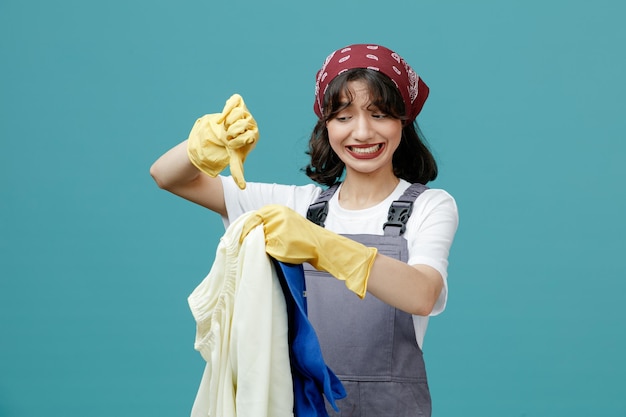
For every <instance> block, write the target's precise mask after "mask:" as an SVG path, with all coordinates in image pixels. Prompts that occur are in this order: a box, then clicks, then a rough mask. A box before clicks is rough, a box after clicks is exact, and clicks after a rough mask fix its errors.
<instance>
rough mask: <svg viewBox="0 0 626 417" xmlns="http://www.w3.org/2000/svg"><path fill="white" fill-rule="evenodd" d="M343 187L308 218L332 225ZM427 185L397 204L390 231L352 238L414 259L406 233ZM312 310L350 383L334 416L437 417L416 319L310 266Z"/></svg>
mask: <svg viewBox="0 0 626 417" xmlns="http://www.w3.org/2000/svg"><path fill="white" fill-rule="evenodd" d="M336 189H337V185H335V186H333V187H331V188H329V189H328V190H326V191H324V192H323V193H322V194H321V195H320V196H319V198H318V199H317V201H316V202H315V203H313V204H311V206H310V207H309V212H308V213H307V217H308V218H309V220H311V221H313V222H314V223H317V224H319V225H320V226H324V220H325V219H326V214H327V212H328V208H327V207H328V206H327V205H328V200H330V198H331V196H332V195H333V194H334V192H335V191H336ZM425 189H427V187H426V186H424V185H422V184H412V185H411V186H410V187H409V188H408V189H407V190H406V192H405V193H404V194H403V195H402V197H400V199H398V200H396V201H394V202H393V203H392V205H391V207H390V208H389V216H388V217H389V221H388V222H386V223H385V224H384V226H383V229H384V235H367V234H359V235H346V236H347V237H349V238H351V239H353V240H356V241H357V242H360V243H362V244H364V245H366V246H371V247H377V248H378V250H379V253H381V254H384V255H387V256H389V257H392V258H395V259H399V260H401V261H403V262H407V261H408V247H407V241H406V239H405V238H404V237H402V234H403V233H404V230H405V225H406V222H407V220H408V218H409V216H410V215H411V210H412V207H413V201H415V199H416V198H417V197H418V196H419V195H420V194H421V193H422V191H424V190H425ZM304 270H305V275H306V288H307V303H308V314H309V319H310V321H311V323H312V324H313V327H314V328H315V331H316V333H317V336H318V338H319V341H320V345H321V347H322V353H323V355H324V360H325V361H326V364H327V365H328V366H329V367H330V368H331V369H332V370H333V371H334V373H335V374H336V375H337V376H338V377H339V379H340V380H341V382H342V383H343V385H344V387H345V389H346V392H347V394H348V395H347V397H346V398H345V399H343V400H339V401H338V402H337V404H338V405H339V409H340V412H339V413H337V412H335V411H334V410H333V409H332V407H330V406H329V405H328V404H327V407H326V408H327V411H328V413H329V415H330V416H342V417H345V416H353V417H409V416H411V417H415V416H420V417H422V416H425V417H430V415H431V400H430V392H429V389H428V382H427V379H426V369H425V366H424V360H423V358H422V350H421V349H420V347H419V346H418V344H417V341H416V339H415V330H414V327H413V317H412V316H411V314H408V313H405V312H403V311H400V310H398V309H396V308H394V307H391V306H390V305H388V304H385V303H383V302H382V301H380V300H378V299H377V298H376V297H374V296H373V295H371V294H368V295H367V296H366V297H365V298H364V299H362V300H361V299H359V298H358V297H357V296H356V295H355V294H354V293H352V292H350V291H349V290H348V289H347V288H346V287H345V284H344V282H343V281H339V280H337V279H335V278H333V277H331V276H330V275H329V274H328V273H325V272H320V271H317V270H315V269H313V267H311V266H310V265H308V264H305V265H304Z"/></svg>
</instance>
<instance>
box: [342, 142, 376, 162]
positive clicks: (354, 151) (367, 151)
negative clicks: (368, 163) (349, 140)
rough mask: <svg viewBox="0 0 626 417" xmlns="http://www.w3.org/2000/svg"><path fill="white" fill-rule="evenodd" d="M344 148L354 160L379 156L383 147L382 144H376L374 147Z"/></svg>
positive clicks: (357, 146) (356, 146)
mask: <svg viewBox="0 0 626 417" xmlns="http://www.w3.org/2000/svg"><path fill="white" fill-rule="evenodd" d="M346 148H347V150H348V152H349V153H350V155H352V156H353V157H354V158H357V159H372V158H376V157H377V156H378V155H380V154H381V153H382V151H383V149H384V148H385V147H384V145H383V144H382V143H376V144H374V145H353V146H347V147H346Z"/></svg>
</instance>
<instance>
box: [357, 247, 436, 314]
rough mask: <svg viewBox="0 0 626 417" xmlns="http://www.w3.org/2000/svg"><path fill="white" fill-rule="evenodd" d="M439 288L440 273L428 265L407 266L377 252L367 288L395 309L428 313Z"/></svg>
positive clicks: (433, 304) (414, 312)
mask: <svg viewBox="0 0 626 417" xmlns="http://www.w3.org/2000/svg"><path fill="white" fill-rule="evenodd" d="M442 288H443V278H442V277H441V274H440V273H439V272H438V271H437V270H436V269H435V268H432V267H430V266H428V265H408V264H405V263H404V262H401V261H399V260H396V259H393V258H390V257H388V256H385V255H381V254H378V255H376V259H375V260H374V265H373V266H372V269H371V271H370V276H369V280H368V282H367V291H368V292H370V293H371V294H372V295H374V296H375V297H376V298H378V299H380V300H381V301H383V302H385V303H387V304H389V305H392V306H394V307H396V308H397V309H399V310H402V311H405V312H407V313H410V314H415V315H418V316H428V315H429V314H430V313H431V312H432V311H433V307H434V306H435V303H436V302H437V299H438V298H439V294H440V293H441V290H442Z"/></svg>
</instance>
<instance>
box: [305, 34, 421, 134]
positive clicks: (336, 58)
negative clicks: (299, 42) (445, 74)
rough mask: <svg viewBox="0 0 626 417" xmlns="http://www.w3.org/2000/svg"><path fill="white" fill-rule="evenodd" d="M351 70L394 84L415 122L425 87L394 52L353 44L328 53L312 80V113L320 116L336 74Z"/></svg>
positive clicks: (378, 46) (408, 116) (380, 47)
mask: <svg viewBox="0 0 626 417" xmlns="http://www.w3.org/2000/svg"><path fill="white" fill-rule="evenodd" d="M353 68H368V69H372V70H375V71H379V72H382V73H383V74H385V75H386V76H388V77H389V78H391V80H392V81H393V82H394V84H395V85H396V87H398V90H399V91H400V94H401V95H402V100H403V101H404V106H405V108H406V109H407V118H408V121H409V122H412V121H413V120H415V118H416V117H417V115H418V114H419V112H420V111H421V110H422V106H423V105H424V102H425V101H426V98H427V97H428V86H427V85H426V84H425V83H424V81H422V79H421V78H420V77H419V76H418V75H417V74H416V73H415V71H413V68H411V67H410V66H409V64H407V63H406V61H405V60H404V59H402V57H401V56H400V55H398V54H397V53H395V52H393V51H392V50H390V49H387V48H385V47H384V46H380V45H370V44H357V45H350V46H346V47H345V48H341V49H338V50H336V51H335V52H333V53H332V54H330V55H329V56H328V57H327V58H326V61H325V62H324V65H322V68H321V69H320V70H319V71H318V72H317V76H316V81H315V103H314V104H313V111H314V112H315V114H317V117H319V118H321V117H322V104H323V100H324V94H325V93H326V89H327V88H328V84H330V82H331V81H332V80H333V79H334V78H335V77H336V76H338V75H339V74H341V73H342V72H344V71H347V70H349V69H353Z"/></svg>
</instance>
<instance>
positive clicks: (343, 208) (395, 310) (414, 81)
mask: <svg viewBox="0 0 626 417" xmlns="http://www.w3.org/2000/svg"><path fill="white" fill-rule="evenodd" d="M315 91H316V93H315V102H314V111H315V113H316V114H317V116H318V117H319V120H318V122H317V124H316V126H315V128H314V129H313V132H312V134H311V138H310V142H309V149H308V152H307V153H308V154H309V155H310V157H311V161H310V163H309V164H308V166H307V167H306V168H305V170H306V173H307V175H308V176H309V177H310V178H311V179H312V180H314V181H315V182H317V183H319V184H321V185H322V186H326V187H328V188H326V187H324V188H322V187H318V186H315V185H312V184H310V185H304V186H296V185H277V184H262V183H248V184H245V182H243V179H242V176H241V174H240V171H241V167H240V166H239V167H235V166H231V172H233V176H235V177H236V178H235V179H233V177H231V176H219V175H216V174H217V173H218V172H219V171H220V170H221V169H223V166H224V164H225V162H224V158H221V161H222V162H220V163H218V164H217V165H218V166H216V167H215V168H214V169H211V168H212V167H211V164H212V162H211V161H210V159H211V158H207V157H202V156H201V155H203V153H202V152H197V147H198V146H200V145H198V143H197V141H196V139H193V140H194V141H195V142H196V143H191V142H189V143H188V142H187V141H185V142H183V143H181V144H179V145H178V146H176V147H174V148H173V149H171V150H170V151H168V152H167V153H165V154H164V155H163V156H161V157H160V158H159V159H158V160H157V161H156V162H155V163H154V165H153V166H152V168H151V171H150V172H151V175H152V176H153V177H154V179H155V180H156V182H157V184H158V185H159V186H160V187H161V188H163V189H165V190H168V191H170V192H172V193H174V194H177V195H179V196H181V197H183V198H185V199H188V200H190V201H192V202H195V203H197V204H200V205H202V206H204V207H206V208H208V209H210V210H212V211H214V212H216V213H219V214H220V215H221V216H222V217H223V219H224V222H225V225H226V226H227V225H228V224H229V223H230V222H231V221H233V220H234V219H236V218H237V217H238V216H240V215H241V214H243V213H245V212H248V211H252V210H258V211H259V216H258V217H259V219H260V220H259V222H263V223H264V225H265V226H266V228H275V227H276V225H277V224H280V225H281V227H282V229H281V230H282V232H281V237H282V238H283V239H284V240H285V242H282V244H283V245H284V247H286V248H287V251H286V255H285V253H281V255H284V256H283V257H284V258H285V259H279V260H283V261H287V262H289V261H293V263H296V261H298V260H300V259H301V258H298V259H290V258H289V252H290V250H289V248H290V247H292V248H295V247H296V246H295V245H296V244H298V247H301V246H302V245H301V243H304V246H310V247H312V248H313V252H316V253H315V255H314V256H315V257H318V258H324V259H325V260H326V261H325V262H326V263H327V264H328V263H331V264H332V263H333V261H334V260H337V262H342V263H344V264H352V263H355V264H361V263H362V264H363V265H364V267H363V268H361V269H359V272H358V273H352V274H353V275H355V274H356V275H358V276H357V277H350V278H348V279H347V280H346V281H355V280H356V284H355V283H354V282H351V283H350V285H349V284H348V282H346V285H347V286H348V287H349V288H350V290H352V291H350V290H348V289H347V288H346V286H344V285H343V283H342V282H340V281H338V280H335V279H333V278H332V277H330V276H329V275H328V274H326V273H324V272H323V271H322V272H320V271H317V270H315V269H313V268H307V272H306V275H307V282H306V285H307V300H308V305H309V314H310V319H311V321H312V323H313V325H314V327H315V329H316V332H317V334H318V337H319V339H320V344H321V346H322V351H323V354H324V358H325V360H326V362H327V364H328V365H329V366H330V368H331V369H332V370H333V371H334V372H335V373H336V374H337V376H338V377H339V378H340V379H341V380H342V382H343V384H344V387H345V388H346V391H347V393H348V395H347V397H346V398H345V399H343V400H341V401H339V407H340V413H339V414H337V413H335V412H334V411H333V410H332V409H331V408H329V409H328V412H329V414H330V415H346V416H348V415H350V416H359V415H367V416H429V415H430V414H431V400H430V394H429V389H428V383H427V379H426V371H425V365H424V361H423V357H422V350H421V347H422V345H423V340H424V334H425V332H426V327H427V324H428V317H429V316H430V315H436V314H439V313H440V312H441V311H443V309H444V307H445V304H446V299H447V266H448V255H449V251H450V246H451V244H452V241H453V238H454V234H455V232H456V228H457V224H458V214H457V208H456V204H455V201H454V199H453V198H452V197H451V196H450V195H449V194H448V193H447V192H445V191H443V190H440V189H429V188H427V187H425V186H424V185H425V184H427V183H428V182H429V181H432V180H434V179H435V178H436V176H437V165H436V162H435V160H434V158H433V156H432V154H431V152H430V151H429V149H428V148H427V147H426V145H425V143H424V141H423V139H422V137H421V133H420V131H419V128H418V127H417V123H416V121H415V119H416V117H417V115H418V114H419V112H420V110H421V108H422V106H423V104H424V102H425V100H426V98H427V96H428V91H429V90H428V87H427V86H426V84H425V83H424V82H423V81H422V79H421V78H420V77H419V76H418V75H417V74H416V73H415V72H414V71H413V69H412V68H411V67H410V66H409V65H408V64H407V63H406V62H405V61H404V59H402V58H401V57H400V56H399V55H398V54H396V53H395V52H393V51H391V50H389V49H387V48H385V47H383V46H380V45H372V44H357V45H350V46H347V47H345V48H341V49H339V50H337V51H335V52H333V53H332V54H331V55H330V56H328V57H327V58H326V60H325V62H324V64H323V66H322V68H321V69H320V70H319V71H318V73H317V77H316V90H315ZM227 107H228V105H227ZM231 107H232V106H231ZM230 110H231V111H230V114H231V119H232V118H233V116H232V113H233V112H232V108H231V109H230ZM225 112H226V108H225ZM241 117H244V116H241ZM227 118H228V116H227V115H225V116H224V117H222V118H221V119H219V120H222V119H227ZM250 119H251V118H250V117H249V115H248V122H247V126H248V127H250V129H253V128H256V125H255V124H254V123H250ZM219 120H218V122H219ZM231 122H232V123H233V124H234V123H236V121H233V120H231ZM194 129H196V127H194ZM206 132H209V133H208V134H211V132H213V134H214V133H215V129H213V130H211V129H207V130H206ZM205 134H207V133H205ZM248 134H249V131H248V132H246V129H244V130H243V133H242V136H246V135H248ZM192 136H194V138H195V137H197V136H198V134H197V132H196V133H195V134H194V131H193V130H192V135H190V141H191V140H192V139H191V137H192ZM246 138H247V139H246V140H243V141H241V143H242V144H241V147H242V149H243V150H244V151H245V152H247V151H249V150H250V149H251V146H250V143H251V141H250V136H249V135H248V136H246ZM230 139H232V140H238V139H237V138H230ZM214 142H215V141H214ZM228 146H230V142H229V143H228V144H227V145H225V147H228ZM245 146H247V148H245ZM231 148H235V146H231ZM231 152H232V150H231ZM206 154H207V153H206V152H205V153H204V155H206ZM199 155H200V156H199ZM239 156H240V158H239V161H242V160H243V159H245V154H244V155H243V157H241V155H239ZM190 158H191V159H190ZM219 159H220V158H215V160H219ZM191 160H193V163H192V162H191ZM231 161H233V159H232V158H231ZM220 164H221V165H220ZM207 166H208V167H209V169H208V170H207V169H203V171H205V172H208V173H209V174H210V175H206V174H205V173H203V172H201V171H200V170H199V169H198V168H197V167H200V168H203V167H207ZM233 168H235V170H233ZM235 173H239V174H238V175H235ZM276 205H278V206H276ZM282 206H285V207H286V208H285V209H284V210H280V209H277V207H279V208H280V207H282ZM268 207H269V208H268ZM306 216H308V218H309V220H310V221H312V222H315V223H317V224H318V225H319V226H322V227H323V228H324V229H325V230H324V229H322V227H319V226H316V225H312V223H311V222H309V220H307V219H306ZM309 225H312V226H310V227H309ZM305 229H306V231H307V232H306V233H299V230H305ZM330 232H332V233H334V234H341V235H345V236H347V237H349V238H350V239H351V240H350V242H353V243H351V244H350V245H347V246H345V247H342V249H341V251H338V249H337V248H336V247H333V245H325V244H322V243H320V242H323V241H324V240H325V239H327V236H328V235H327V234H328V233H330ZM290 239H294V240H300V241H306V242H290V241H289V240H290ZM290 245H291V246H290ZM329 246H330V247H329ZM374 248H375V249H374ZM272 249H273V248H271V244H270V242H268V243H267V250H268V253H270V254H272V252H271V250H272ZM352 252H354V257H353V258H352V260H351V261H348V262H346V261H345V259H346V255H348V256H349V255H351V254H352ZM316 259H317V258H316ZM311 263H312V264H314V265H315V262H311ZM339 267H340V268H341V265H340V266H339ZM318 268H319V266H318ZM320 269H324V270H325V271H330V272H333V268H327V267H322V268H320ZM338 275H339V274H335V276H337V277H338V278H340V279H345V277H343V278H342V277H339V276H338ZM365 291H367V293H368V294H369V295H368V296H366V297H364V298H363V299H361V297H363V296H364V295H365V294H364V292H365ZM353 292H356V293H359V292H360V294H359V295H360V296H361V297H357V296H355V295H354V294H353Z"/></svg>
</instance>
